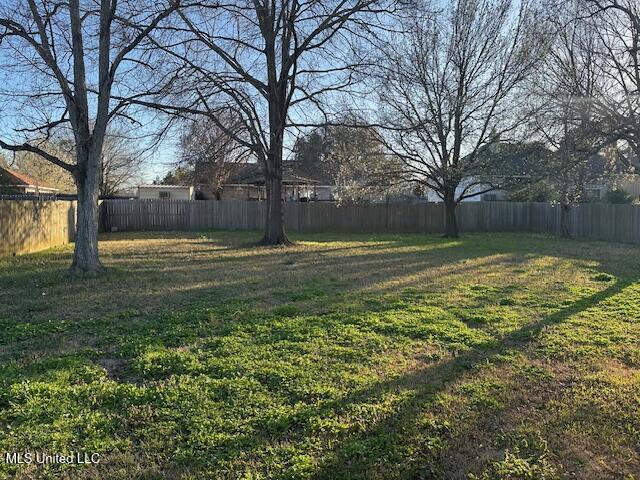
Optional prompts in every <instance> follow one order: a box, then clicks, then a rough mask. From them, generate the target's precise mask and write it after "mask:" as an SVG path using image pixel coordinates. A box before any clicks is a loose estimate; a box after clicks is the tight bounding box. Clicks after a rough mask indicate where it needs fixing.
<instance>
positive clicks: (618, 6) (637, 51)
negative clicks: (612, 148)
mask: <svg viewBox="0 0 640 480" xmlns="http://www.w3.org/2000/svg"><path fill="white" fill-rule="evenodd" d="M579 5H580V6H581V7H582V9H583V10H584V11H586V13H583V15H582V16H583V17H584V16H586V17H587V18H586V19H583V20H582V21H583V22H584V23H586V24H587V25H589V26H591V28H592V32H593V33H592V34H593V35H594V36H595V37H597V38H598V40H599V43H598V49H597V50H594V51H593V52H592V55H593V56H594V57H597V58H598V59H599V63H600V67H601V69H602V74H603V75H604V77H605V78H606V80H607V85H606V89H603V91H602V92H600V95H599V96H598V97H595V98H594V102H593V103H594V108H595V109H597V112H596V113H597V115H598V116H599V123H600V124H602V125H604V126H605V127H606V129H607V131H605V132H604V133H606V134H607V137H606V138H605V143H609V144H611V143H613V142H616V141H619V140H622V141H625V142H627V143H628V144H629V145H630V146H631V148H632V149H633V151H634V153H635V156H636V158H640V4H639V3H638V1H637V0H582V1H581V2H579Z"/></svg>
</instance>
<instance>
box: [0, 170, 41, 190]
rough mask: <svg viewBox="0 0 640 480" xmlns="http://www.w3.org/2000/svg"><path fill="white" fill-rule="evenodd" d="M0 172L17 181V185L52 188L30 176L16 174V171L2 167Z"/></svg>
mask: <svg viewBox="0 0 640 480" xmlns="http://www.w3.org/2000/svg"><path fill="white" fill-rule="evenodd" d="M0 170H2V172H3V173H5V174H7V175H8V176H9V177H11V178H13V179H14V180H16V182H15V185H24V186H26V187H42V188H51V187H47V186H46V185H42V184H41V183H40V182H38V181H37V180H34V179H33V178H31V177H30V176H28V175H25V174H24V173H20V172H16V171H15V170H11V169H9V168H6V167H0Z"/></svg>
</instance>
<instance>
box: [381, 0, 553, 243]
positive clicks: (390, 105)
mask: <svg viewBox="0 0 640 480" xmlns="http://www.w3.org/2000/svg"><path fill="white" fill-rule="evenodd" d="M538 5H539V4H538ZM403 25H404V28H403V30H404V31H405V34H404V35H402V36H401V38H398V37H397V36H394V37H393V39H392V40H393V43H392V44H391V45H389V50H388V58H387V61H386V62H385V64H384V65H382V70H381V77H382V79H383V80H382V83H381V85H380V89H379V93H380V98H379V101H380V105H381V122H382V123H383V124H384V126H385V129H386V131H387V132H388V133H387V134H386V135H385V138H386V144H387V146H388V148H389V149H390V150H391V151H392V152H393V153H394V154H396V155H397V156H398V157H400V158H401V159H402V160H403V163H404V165H403V168H402V173H403V174H404V175H405V177H406V178H407V180H412V181H418V182H422V183H423V184H424V185H425V186H427V187H428V188H430V189H432V190H434V191H435V192H437V194H438V195H439V196H440V197H441V198H442V199H443V200H444V201H445V203H446V204H447V205H448V210H449V215H448V220H449V221H448V234H450V235H452V236H456V235H457V228H456V225H455V214H454V209H455V205H456V204H457V202H459V201H461V200H464V199H465V198H468V197H469V196H472V195H477V194H478V193H480V192H478V191H475V190H474V191H472V187H473V186H474V182H468V183H467V184H466V185H465V187H464V188H462V189H461V190H460V189H459V188H458V187H459V186H460V184H461V182H462V180H463V179H465V178H468V177H471V176H473V175H477V174H480V173H482V172H484V171H486V170H487V165H486V164H483V163H482V162H480V161H479V157H478V153H479V152H480V151H481V149H482V148H484V147H486V146H488V145H491V144H492V143H494V142H497V141H498V140H499V139H501V138H504V137H505V136H508V135H510V134H513V133H515V132H516V131H517V130H518V128H519V127H521V126H522V125H524V123H525V122H526V120H527V116H526V115H523V111H524V110H525V109H526V107H527V106H528V102H527V98H526V95H523V91H522V89H521V87H522V86H523V85H524V82H525V80H526V79H527V77H528V76H529V75H530V74H531V72H532V71H533V69H534V67H535V66H536V65H537V64H538V62H539V61H540V59H541V57H542V54H543V53H544V45H545V42H544V41H543V40H544V35H541V32H542V27H543V26H544V22H543V21H542V15H541V13H540V11H539V10H538V8H536V4H534V2H528V1H524V2H515V1H511V0H458V1H455V2H453V3H452V4H450V5H448V6H444V7H443V6H442V4H441V3H440V2H430V1H424V2H418V4H417V5H416V6H415V9H414V11H413V12H412V13H411V14H410V15H409V16H408V18H407V19H405V20H404V24H403ZM457 190H458V191H457Z"/></svg>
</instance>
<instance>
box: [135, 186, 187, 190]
mask: <svg viewBox="0 0 640 480" xmlns="http://www.w3.org/2000/svg"><path fill="white" fill-rule="evenodd" d="M138 188H149V189H157V190H169V189H170V190H177V189H180V188H193V186H191V185H138Z"/></svg>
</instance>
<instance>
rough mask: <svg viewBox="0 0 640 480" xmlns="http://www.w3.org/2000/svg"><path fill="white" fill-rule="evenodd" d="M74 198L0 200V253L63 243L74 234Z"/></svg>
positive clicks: (12, 252)
mask: <svg viewBox="0 0 640 480" xmlns="http://www.w3.org/2000/svg"><path fill="white" fill-rule="evenodd" d="M75 218H76V202H66V201H58V202H54V201H37V200H0V255H17V254H20V253H29V252H36V251H38V250H43V249H45V248H50V247H55V246H58V245H64V244H66V243H69V242H72V241H73V239H74V237H75V225H76V222H75Z"/></svg>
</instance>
